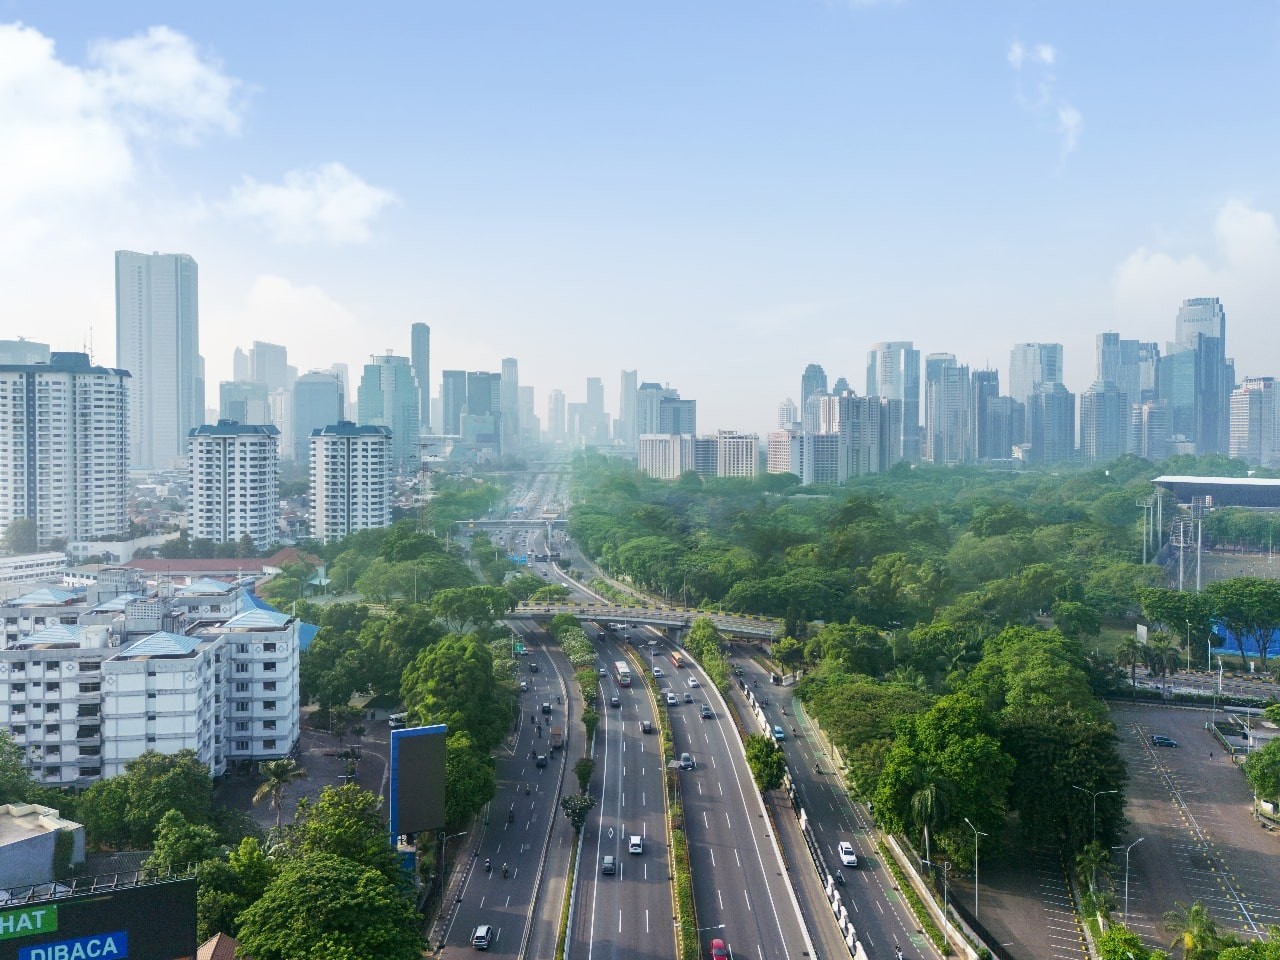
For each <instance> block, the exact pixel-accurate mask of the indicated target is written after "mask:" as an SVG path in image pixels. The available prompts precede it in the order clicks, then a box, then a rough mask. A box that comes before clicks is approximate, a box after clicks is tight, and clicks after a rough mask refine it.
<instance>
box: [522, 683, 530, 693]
mask: <svg viewBox="0 0 1280 960" xmlns="http://www.w3.org/2000/svg"><path fill="white" fill-rule="evenodd" d="M528 690H529V681H528V680H521V681H520V692H521V693H527V692H528Z"/></svg>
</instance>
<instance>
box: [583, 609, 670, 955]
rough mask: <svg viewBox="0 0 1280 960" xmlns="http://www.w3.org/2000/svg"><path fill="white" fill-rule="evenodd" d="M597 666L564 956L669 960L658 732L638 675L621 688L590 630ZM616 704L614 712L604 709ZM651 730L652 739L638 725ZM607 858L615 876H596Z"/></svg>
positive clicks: (609, 653)
mask: <svg viewBox="0 0 1280 960" xmlns="http://www.w3.org/2000/svg"><path fill="white" fill-rule="evenodd" d="M590 633H591V634H592V635H594V636H595V637H596V638H598V639H597V643H598V644H599V648H600V659H599V661H598V667H597V669H604V670H606V671H608V672H609V674H610V675H609V676H606V677H601V678H600V688H601V706H600V707H599V710H598V712H599V714H600V725H599V726H598V727H597V728H596V736H595V743H594V754H593V756H594V758H595V761H596V769H595V772H594V776H593V778H592V782H591V790H592V792H593V793H594V794H595V795H596V796H597V797H598V798H599V800H600V802H599V804H598V806H597V807H596V808H595V809H594V810H593V811H592V812H591V816H590V817H589V818H588V820H587V824H586V827H585V828H584V829H583V832H582V852H581V854H580V855H579V860H578V863H579V870H578V873H577V875H576V877H577V880H576V890H575V893H574V914H573V928H572V930H571V931H570V940H569V944H568V948H567V950H566V953H565V955H566V957H568V958H571V960H639V958H642V957H673V956H675V953H676V943H675V928H674V925H673V924H672V901H671V897H672V889H671V862H670V843H669V840H668V837H667V830H666V810H665V804H664V801H663V766H662V743H661V732H660V731H659V730H658V728H657V725H656V719H655V712H654V708H653V704H652V702H651V701H650V699H649V693H648V688H647V687H646V686H645V685H644V683H643V679H642V678H641V677H639V676H634V677H633V682H632V685H631V686H630V687H620V686H618V684H617V683H616V682H615V681H614V678H613V676H612V664H613V662H614V661H617V660H625V659H626V656H625V654H624V653H623V651H622V648H621V646H620V645H619V644H616V643H614V642H613V641H611V640H608V639H605V637H604V635H603V634H601V633H600V632H599V631H596V630H592V631H590ZM614 696H616V697H618V700H619V706H617V707H612V706H610V698H611V697H614ZM642 720H648V721H650V722H651V723H654V728H653V732H652V733H648V734H646V733H643V732H642V731H641V721H642ZM633 835H634V836H640V837H642V838H643V839H644V852H643V853H639V854H633V853H630V852H629V850H628V838H629V837H631V836H633ZM605 856H612V857H613V858H614V859H615V862H616V864H617V873H615V874H613V875H611V876H610V875H606V874H603V873H602V872H601V862H602V860H603V858H604V857H605Z"/></svg>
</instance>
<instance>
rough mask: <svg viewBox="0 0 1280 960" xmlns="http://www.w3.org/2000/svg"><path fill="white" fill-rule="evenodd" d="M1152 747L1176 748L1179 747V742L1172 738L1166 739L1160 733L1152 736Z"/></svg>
mask: <svg viewBox="0 0 1280 960" xmlns="http://www.w3.org/2000/svg"><path fill="white" fill-rule="evenodd" d="M1151 745H1152V746H1153V747H1176V746H1177V745H1178V741H1177V740H1174V739H1173V738H1172V737H1165V736H1161V735H1160V734H1158V733H1153V734H1152V735H1151Z"/></svg>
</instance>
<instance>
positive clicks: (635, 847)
mask: <svg viewBox="0 0 1280 960" xmlns="http://www.w3.org/2000/svg"><path fill="white" fill-rule="evenodd" d="M627 849H628V850H630V851H631V852H632V853H644V837H632V838H631V842H630V843H628V844H627Z"/></svg>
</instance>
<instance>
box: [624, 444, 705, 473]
mask: <svg viewBox="0 0 1280 960" xmlns="http://www.w3.org/2000/svg"><path fill="white" fill-rule="evenodd" d="M636 467H637V468H638V469H639V470H640V472H641V473H644V474H647V475H648V476H651V477H653V478H654V479H655V480H678V479H679V478H680V475H681V474H683V473H686V472H687V471H689V470H693V469H694V468H695V444H694V442H693V437H691V436H688V435H687V434H679V433H645V434H641V435H640V437H639V439H638V440H637V441H636Z"/></svg>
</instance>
